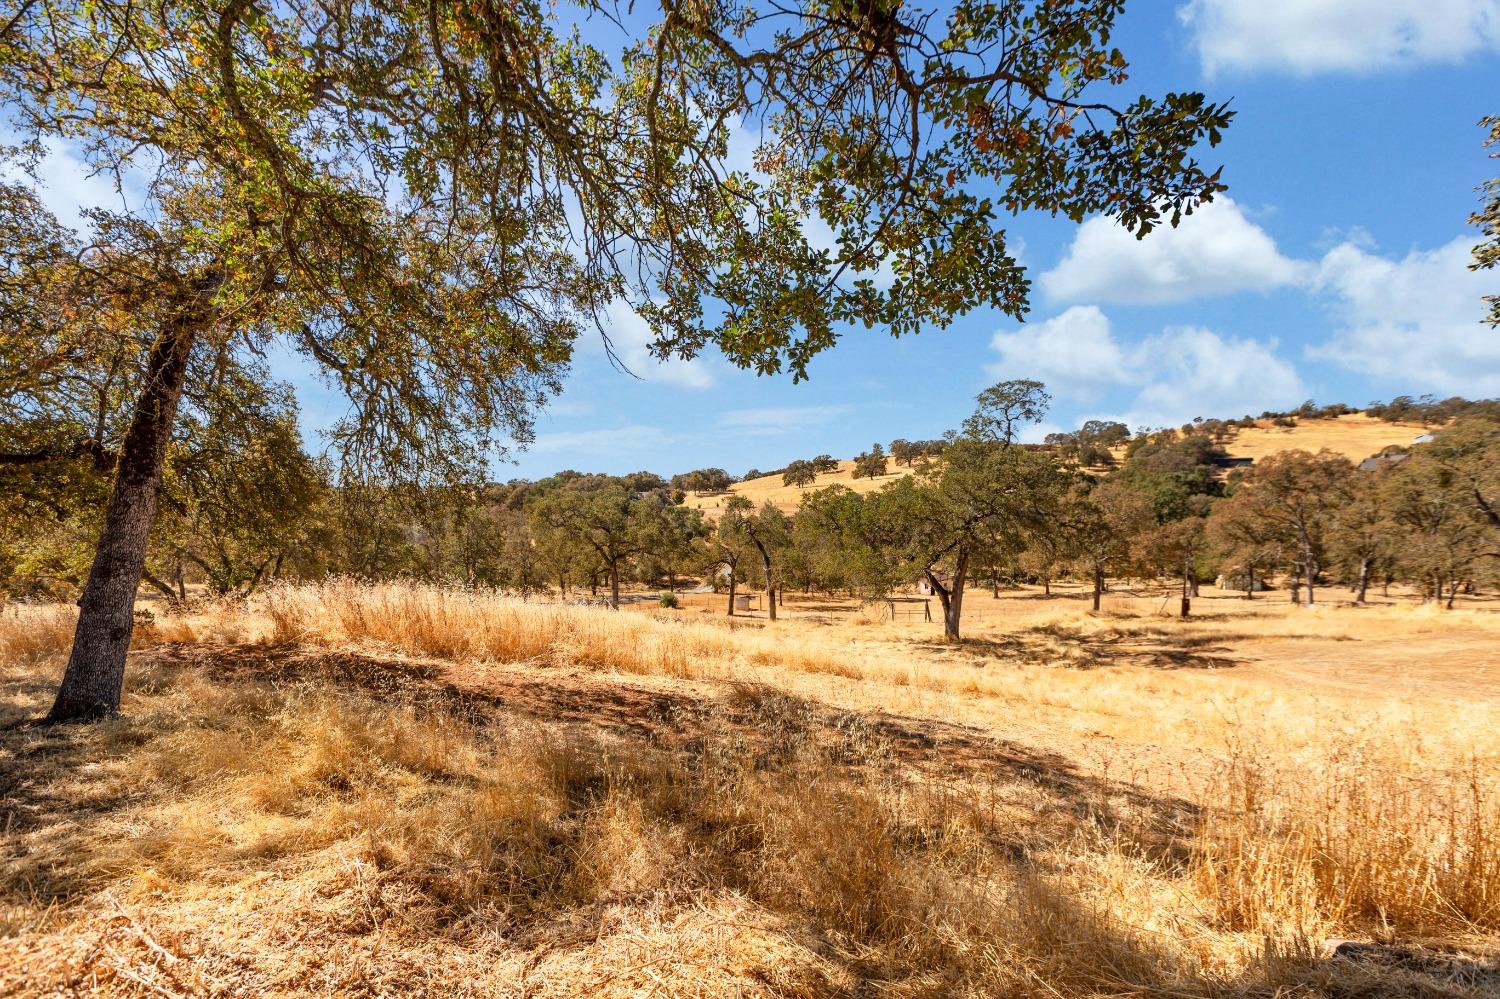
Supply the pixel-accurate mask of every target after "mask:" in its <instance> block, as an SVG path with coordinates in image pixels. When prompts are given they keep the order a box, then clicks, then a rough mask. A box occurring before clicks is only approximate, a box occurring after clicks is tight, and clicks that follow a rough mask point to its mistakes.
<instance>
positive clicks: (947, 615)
mask: <svg viewBox="0 0 1500 999" xmlns="http://www.w3.org/2000/svg"><path fill="white" fill-rule="evenodd" d="M968 574H969V553H968V552H967V551H965V550H964V549H962V548H960V549H959V550H958V561H957V562H956V563H954V566H953V585H952V587H951V588H950V590H949V595H948V606H947V607H945V608H943V638H944V639H946V640H947V641H950V642H957V641H960V638H961V636H960V635H959V629H958V626H959V620H960V619H961V618H962V616H963V610H964V584H965V582H966V581H967V580H966V577H967V576H968Z"/></svg>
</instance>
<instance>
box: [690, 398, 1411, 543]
mask: <svg viewBox="0 0 1500 999" xmlns="http://www.w3.org/2000/svg"><path fill="white" fill-rule="evenodd" d="M1429 429H1431V428H1429V427H1426V426H1424V425H1422V424H1420V423H1390V422H1387V421H1385V420H1377V419H1375V418H1374V417H1371V416H1366V415H1365V414H1364V413H1350V414H1348V415H1346V416H1340V417H1335V418H1333V419H1326V420H1305V419H1304V420H1299V421H1298V423H1297V425H1296V426H1295V427H1277V426H1273V425H1272V423H1271V421H1270V420H1261V421H1259V422H1258V425H1257V426H1256V427H1255V428H1254V429H1245V430H1236V431H1235V432H1234V434H1233V436H1231V437H1230V438H1229V440H1228V441H1227V442H1226V443H1225V445H1224V447H1225V449H1226V450H1227V451H1228V452H1229V454H1230V456H1231V457H1234V458H1250V459H1253V460H1255V461H1259V460H1261V459H1262V458H1265V457H1266V456H1268V455H1272V454H1275V453H1276V452H1278V451H1291V450H1297V449H1300V450H1303V451H1313V452H1316V451H1321V450H1323V449H1324V448H1327V449H1328V450H1330V451H1336V452H1338V453H1339V454H1342V455H1344V456H1345V457H1347V458H1348V459H1349V460H1350V461H1356V462H1358V461H1363V460H1364V459H1366V458H1368V457H1370V456H1371V455H1373V454H1378V453H1379V452H1380V451H1381V450H1382V449H1383V448H1386V447H1389V446H1391V445H1393V444H1399V445H1402V446H1406V445H1409V444H1411V442H1412V440H1413V438H1415V437H1417V436H1419V435H1421V434H1424V433H1427V432H1428V430H1429ZM1124 454H1125V451H1124V448H1120V449H1119V450H1118V451H1117V452H1116V456H1117V457H1120V458H1123V457H1124ZM788 460H790V459H788ZM909 474H911V469H910V468H907V467H906V466H904V465H903V466H900V467H897V466H896V465H895V463H894V462H893V463H892V464H891V474H889V475H882V476H881V477H879V478H877V479H856V478H854V462H853V461H841V462H839V467H838V471H836V472H827V473H825V474H823V475H819V476H818V481H817V482H816V483H814V484H813V485H811V486H809V487H807V488H805V489H803V488H798V487H797V486H788V485H784V484H783V483H782V481H781V475H780V474H777V475H763V476H761V477H760V478H757V479H749V480H747V481H745V482H737V483H735V484H734V485H733V486H732V487H730V491H729V492H728V493H713V494H708V495H703V496H699V495H695V494H691V493H690V494H688V498H687V501H686V505H687V506H691V507H696V508H697V509H699V510H702V511H703V512H704V514H706V515H707V516H709V517H711V518H717V517H718V516H719V513H720V511H722V510H723V509H724V504H725V503H727V502H728V501H729V498H730V497H731V496H744V497H746V498H747V499H749V500H750V501H751V502H753V503H754V504H755V505H756V506H759V505H760V504H762V503H764V502H766V501H767V500H770V501H771V503H773V504H774V505H775V506H776V507H777V508H778V509H780V510H782V511H784V512H786V513H794V512H796V510H797V506H798V504H800V503H801V502H802V497H804V496H806V495H807V494H808V493H809V492H811V491H812V490H814V489H821V488H823V487H825V486H832V485H841V486H848V487H849V488H850V489H853V490H854V491H855V492H859V493H867V492H874V491H875V490H877V489H879V488H881V487H882V486H884V485H885V484H886V483H888V482H891V481H893V480H894V479H896V478H897V477H898V476H902V475H909Z"/></svg>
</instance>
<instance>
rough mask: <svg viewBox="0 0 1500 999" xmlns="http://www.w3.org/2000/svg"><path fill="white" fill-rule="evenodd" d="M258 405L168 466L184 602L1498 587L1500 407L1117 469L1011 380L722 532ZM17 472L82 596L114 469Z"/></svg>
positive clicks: (42, 545)
mask: <svg viewBox="0 0 1500 999" xmlns="http://www.w3.org/2000/svg"><path fill="white" fill-rule="evenodd" d="M211 402H212V400H205V404H208V403H211ZM260 402H261V405H260V407H259V408H256V409H248V408H247V409H245V411H244V412H243V413H242V416H243V418H244V419H245V420H246V421H249V420H250V419H251V418H252V417H253V418H254V419H257V420H259V421H261V422H260V423H258V424H255V425H254V426H253V427H252V425H251V424H250V423H249V422H245V423H231V422H229V421H216V422H212V423H210V424H208V425H206V426H202V427H197V428H196V429H195V430H194V432H193V433H190V434H185V435H183V437H182V440H181V442H180V444H177V445H174V447H173V448H172V450H171V452H170V453H169V455H168V458H167V474H166V477H165V484H164V487H163V497H164V502H163V511H164V512H163V515H162V517H161V518H160V519H159V520H158V522H157V524H156V526H155V528H154V529H153V532H152V535H151V538H150V542H149V547H148V557H147V562H146V571H145V578H146V581H147V584H148V585H149V586H151V587H153V588H155V589H157V590H159V591H161V592H162V594H163V595H164V596H166V597H167V598H168V599H170V600H183V599H185V598H186V596H187V589H186V586H185V580H189V579H191V580H192V581H194V582H197V583H202V584H203V585H205V586H206V587H207V588H208V589H209V590H210V591H211V592H215V593H220V594H239V595H246V594H249V593H251V592H253V591H254V590H255V589H256V588H257V587H258V586H260V585H263V584H264V583H266V582H268V581H270V580H273V579H317V578H322V577H325V576H327V575H330V574H343V575H349V576H354V577H357V578H362V579H371V580H375V579H394V578H418V579H423V580H429V581H441V582H447V583H453V584H460V585H471V586H485V587H495V588H499V589H503V590H507V591H509V592H513V593H516V594H519V595H521V596H523V597H527V598H529V597H531V596H532V595H535V594H542V593H547V594H552V595H555V596H556V597H558V598H562V599H579V598H583V597H584V596H585V595H587V597H588V598H590V599H598V600H601V601H604V602H608V603H609V604H611V605H613V606H619V603H620V600H621V592H622V587H624V586H627V585H629V584H637V585H644V586H646V587H659V588H662V589H664V590H665V591H666V592H667V593H669V594H674V593H676V592H677V591H678V590H679V588H680V587H681V586H682V585H683V583H684V581H685V580H692V581H695V582H701V583H702V584H705V585H704V589H707V590H716V591H719V592H722V593H725V595H726V597H725V610H726V613H729V614H733V613H734V605H735V597H736V596H737V595H738V593H739V592H740V591H741V590H742V589H746V588H750V589H755V590H758V591H761V592H763V593H764V595H765V604H766V607H767V612H768V614H769V615H770V616H771V617H772V618H774V617H775V616H776V612H777V607H778V602H779V599H780V596H781V594H782V592H783V591H785V590H788V589H791V590H796V591H802V592H815V591H816V592H825V593H834V592H843V593H848V594H852V595H862V596H878V595H884V594H890V593H893V592H896V591H902V590H909V589H910V588H912V587H914V586H917V585H920V586H922V587H923V588H924V589H925V590H926V591H927V592H930V593H931V594H932V596H933V597H934V598H935V599H936V600H937V602H938V604H939V607H940V609H941V616H942V622H943V630H944V634H945V636H946V637H948V638H949V639H953V640H957V639H959V638H961V636H962V621H963V607H964V601H965V598H966V594H967V593H968V591H969V590H970V589H971V588H972V587H974V586H976V585H984V586H988V587H989V589H990V590H991V591H992V592H993V593H995V594H998V592H999V589H1000V587H1001V586H1002V585H1009V584H1012V583H1015V582H1030V583H1037V584H1040V585H1042V586H1044V587H1046V588H1048V589H1050V585H1051V583H1052V582H1054V581H1056V580H1059V579H1064V578H1067V579H1073V580H1078V581H1082V582H1084V583H1085V584H1086V585H1087V586H1088V587H1089V588H1090V589H1091V598H1092V603H1093V606H1094V608H1095V609H1098V608H1099V607H1100V606H1101V601H1102V597H1103V594H1104V593H1105V592H1107V588H1108V587H1109V586H1110V585H1114V584H1117V582H1118V581H1119V580H1121V579H1128V578H1138V579H1142V580H1155V581H1157V582H1158V583H1160V582H1164V581H1170V582H1171V584H1172V586H1174V587H1176V588H1177V589H1178V590H1179V591H1180V597H1181V613H1183V614H1187V613H1190V608H1191V601H1192V598H1193V597H1194V596H1196V595H1197V593H1198V588H1199V587H1200V585H1202V584H1203V583H1205V582H1209V581H1213V580H1218V581H1219V582H1220V584H1221V585H1222V586H1224V587H1225V588H1229V589H1241V590H1243V591H1244V593H1245V596H1246V598H1247V599H1253V598H1254V597H1255V594H1256V593H1257V591H1258V590H1260V589H1262V588H1264V587H1265V586H1266V585H1267V584H1268V583H1269V582H1271V581H1272V580H1275V581H1276V582H1277V583H1278V584H1279V585H1281V586H1282V587H1283V588H1284V590H1285V592H1286V594H1287V596H1288V597H1289V598H1290V599H1292V600H1295V601H1298V602H1301V603H1305V604H1312V603H1314V602H1315V601H1316V600H1318V599H1320V597H1321V598H1324V599H1326V593H1325V588H1326V587H1330V586H1338V587H1344V588H1347V589H1348V591H1349V599H1352V600H1354V601H1356V602H1364V601H1365V600H1366V598H1367V596H1368V594H1369V591H1370V589H1371V587H1374V586H1380V587H1389V586H1390V585H1391V584H1392V583H1393V582H1398V581H1399V582H1403V583H1406V584H1409V585H1411V586H1413V587H1415V589H1416V590H1417V592H1418V593H1419V594H1420V595H1421V598H1422V599H1424V600H1431V601H1438V602H1440V603H1442V604H1443V605H1445V606H1451V605H1452V604H1453V602H1454V601H1455V600H1456V597H1457V595H1458V594H1459V593H1460V592H1462V591H1463V590H1465V589H1473V588H1475V587H1480V586H1488V585H1492V584H1493V583H1494V582H1495V581H1496V571H1495V570H1496V566H1497V563H1496V558H1497V556H1500V535H1497V533H1496V532H1497V528H1500V505H1497V504H1500V481H1497V480H1500V471H1497V470H1500V421H1495V420H1492V419H1489V418H1488V417H1487V416H1473V417H1465V418H1463V419H1460V420H1458V421H1456V422H1455V423H1453V424H1451V425H1449V426H1447V427H1445V428H1443V429H1441V430H1440V431H1438V432H1437V434H1436V437H1435V440H1434V441H1432V442H1431V443H1426V444H1420V445H1416V446H1413V447H1411V448H1395V449H1388V450H1387V452H1385V453H1383V454H1382V455H1381V456H1379V457H1377V458H1375V459H1373V460H1371V461H1369V462H1366V463H1365V466H1366V467H1360V466H1356V465H1354V464H1353V463H1352V462H1350V461H1349V460H1348V459H1347V458H1345V457H1343V456H1341V455H1338V454H1334V453H1332V452H1328V451H1324V452H1320V453H1318V454H1310V453H1308V452H1305V451H1286V452H1281V453H1278V454H1274V455H1272V456H1270V457H1268V458H1266V459H1263V460H1262V461H1260V462H1257V463H1256V464H1254V465H1253V466H1251V467H1248V468H1236V469H1233V470H1232V471H1229V472H1228V474H1227V475H1226V474H1225V468H1224V467H1223V466H1224V461H1223V459H1224V457H1225V453H1224V450H1223V447H1222V444H1221V443H1220V442H1219V440H1218V438H1217V436H1216V434H1215V433H1214V432H1211V431H1210V430H1206V429H1204V425H1203V424H1201V423H1200V424H1189V425H1188V427H1187V428H1185V429H1169V430H1161V431H1155V432H1151V433H1146V434H1140V435H1136V436H1135V437H1132V438H1129V439H1128V440H1126V441H1125V442H1124V446H1123V449H1122V450H1121V451H1120V457H1119V459H1118V460H1117V461H1116V462H1115V463H1114V464H1113V465H1112V466H1110V467H1100V463H1099V462H1097V461H1094V460H1090V456H1089V454H1088V452H1087V450H1086V449H1085V448H1083V447H1080V446H1078V443H1077V442H1079V441H1083V442H1089V441H1097V440H1101V439H1102V440H1109V441H1113V442H1115V446H1117V447H1118V446H1119V443H1120V442H1119V438H1120V429H1121V428H1120V425H1118V424H1101V423H1098V422H1091V423H1087V424H1085V425H1084V426H1082V427H1080V428H1079V430H1078V431H1076V432H1075V433H1073V434H1071V435H1068V436H1067V439H1065V440H1063V441H1061V442H1060V443H1055V444H1054V445H1051V446H1046V447H1028V446H1024V445H1022V444H1020V443H1019V441H1018V436H1019V434H1020V433H1021V431H1022V430H1023V428H1024V427H1025V426H1026V425H1028V424H1030V423H1034V422H1036V421H1038V420H1040V419H1041V417H1042V414H1044V413H1045V412H1046V408H1047V404H1048V399H1047V396H1046V392H1045V389H1044V387H1043V386H1041V385H1040V384H1039V383H1036V382H1029V381H1020V382H1006V383H1002V384H1000V385H997V386H994V387H993V388H991V389H989V390H986V392H985V393H983V394H982V395H981V396H980V397H979V399H978V402H977V406H976V409H975V412H974V414H973V415H972V416H971V417H970V418H969V419H968V420H966V421H965V423H964V425H963V427H962V428H960V429H956V430H954V431H952V432H951V433H949V434H948V435H946V437H945V438H944V439H943V446H942V448H941V451H940V453H939V454H934V455H930V456H926V457H922V458H918V459H915V463H914V466H913V474H911V475H904V476H901V477H899V478H897V479H895V480H892V481H891V482H889V483H887V484H886V485H884V486H883V487H881V488H880V489H878V490H875V491H873V492H868V493H863V494H861V493H856V492H854V491H853V490H851V489H849V488H847V487H845V486H841V485H834V486H828V487H824V488H821V489H812V490H809V491H808V492H807V493H806V494H805V495H803V496H802V497H801V500H800V504H799V506H798V509H797V510H796V511H795V512H793V513H787V512H784V511H782V510H781V509H779V508H777V507H776V506H774V505H773V504H771V503H763V504H761V505H760V506H758V507H757V506H756V505H755V504H753V503H752V502H751V501H750V500H749V499H747V498H746V497H744V496H741V495H734V496H731V497H730V499H729V500H728V501H727V502H726V503H725V505H724V507H723V509H722V511H721V513H720V516H719V517H718V519H717V520H716V521H715V520H711V519H710V518H708V517H707V516H705V515H704V513H703V512H702V511H700V510H697V509H694V508H692V507H689V506H686V505H684V503H683V500H684V498H685V497H684V494H683V490H682V488H681V485H682V478H681V477H676V478H674V479H671V480H669V479H665V478H663V477H662V476H659V475H656V474H654V473H651V472H637V473H633V474H631V475H624V476H611V475H593V474H585V473H580V472H571V471H570V472H563V473H559V474H557V475H553V476H549V477H547V478H545V479H541V480H538V481H535V482H530V481H515V482H510V483H504V484H500V483H492V484H485V485H468V486H440V487H424V488H417V487H400V486H393V485H389V484H372V483H362V482H345V483H340V484H335V482H334V481H333V479H332V478H331V469H330V467H329V466H328V465H327V464H326V463H319V462H315V461H313V460H311V459H309V458H308V457H307V456H306V455H305V454H303V453H302V450H301V446H300V441H299V440H298V439H297V437H296V430H295V420H294V419H293V417H294V415H295V414H294V411H292V410H291V409H290V407H289V403H288V400H287V399H286V397H285V396H284V395H283V394H279V393H276V392H268V393H267V394H266V395H265V397H264V398H262V399H261V400H260ZM226 428H236V429H235V430H234V432H231V431H230V430H228V429H226ZM8 474H9V475H10V476H11V478H10V480H9V482H8V485H9V486H10V487H11V488H12V489H13V490H14V495H15V496H18V497H20V498H21V502H20V504H19V505H16V506H13V509H14V510H16V511H19V512H21V513H23V514H24V516H22V517H18V518H13V519H10V520H8V521H7V525H8V526H7V527H6V528H5V529H4V530H3V531H0V558H3V560H4V561H3V564H0V569H3V572H4V575H5V579H6V581H7V585H8V586H9V587H10V588H11V589H12V590H13V591H14V592H15V593H16V594H17V595H33V596H52V597H58V596H64V595H67V594H68V593H69V592H74V591H76V588H77V587H78V586H79V585H80V584H81V581H82V578H83V576H84V573H85V572H86V567H87V563H88V558H89V555H90V551H91V549H90V541H91V538H90V535H91V532H92V531H93V530H94V529H95V527H94V526H93V525H92V524H90V522H89V520H88V516H89V513H88V511H90V510H93V509H96V506H97V501H98V495H99V493H100V491H101V490H102V489H103V488H104V484H105V482H106V481H107V474H106V470H103V469H99V468H96V467H95V465H94V463H93V459H92V458H91V457H89V456H88V455H80V456H79V457H78V458H77V459H75V460H74V467H72V468H71V469H61V468H59V467H58V466H57V465H55V464H53V465H47V466H43V465H40V464H38V465H35V466H24V473H23V474H19V475H18V473H17V472H16V471H15V470H12V471H11V472H10V473H8ZM59 511H64V512H67V513H68V514H69V515H67V516H58V513H59ZM95 516H97V514H95Z"/></svg>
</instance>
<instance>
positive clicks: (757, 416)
mask: <svg viewBox="0 0 1500 999" xmlns="http://www.w3.org/2000/svg"><path fill="white" fill-rule="evenodd" d="M851 412H853V407H852V406H844V405H834V406H764V407H757V408H752V409H731V410H729V411H728V412H726V413H724V414H722V415H721V416H720V417H719V426H721V427H724V428H726V429H733V430H755V431H759V432H761V433H768V434H786V433H793V432H795V431H799V430H806V429H807V428H808V427H815V426H820V425H822V424H826V423H829V422H831V421H833V420H835V419H837V418H839V417H841V416H847V415H848V414H849V413H851Z"/></svg>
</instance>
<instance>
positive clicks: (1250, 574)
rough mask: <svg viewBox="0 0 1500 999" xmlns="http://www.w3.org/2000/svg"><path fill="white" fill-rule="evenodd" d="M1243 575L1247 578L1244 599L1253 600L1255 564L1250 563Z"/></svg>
mask: <svg viewBox="0 0 1500 999" xmlns="http://www.w3.org/2000/svg"><path fill="white" fill-rule="evenodd" d="M1245 577H1246V578H1247V579H1248V580H1249V581H1248V582H1247V583H1245V599H1246V600H1254V599H1255V566H1253V565H1252V566H1250V567H1249V568H1247V569H1246V570H1245Z"/></svg>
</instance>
